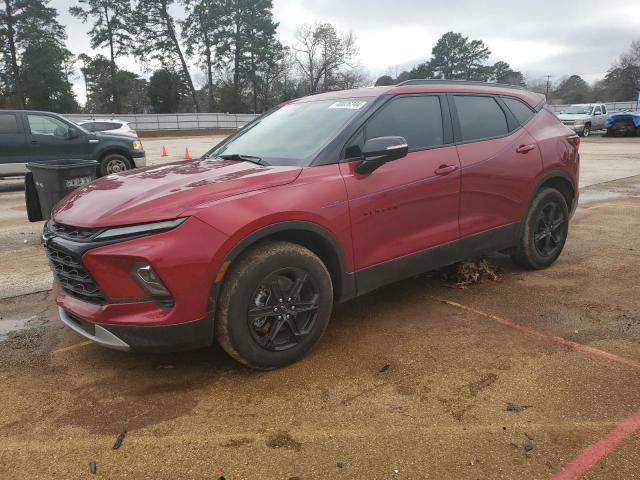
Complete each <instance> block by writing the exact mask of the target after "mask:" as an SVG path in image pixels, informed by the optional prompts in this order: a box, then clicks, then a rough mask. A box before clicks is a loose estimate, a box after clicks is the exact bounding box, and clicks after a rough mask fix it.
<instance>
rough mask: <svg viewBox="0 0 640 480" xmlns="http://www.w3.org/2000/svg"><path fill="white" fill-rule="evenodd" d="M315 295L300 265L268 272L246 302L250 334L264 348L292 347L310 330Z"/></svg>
mask: <svg viewBox="0 0 640 480" xmlns="http://www.w3.org/2000/svg"><path fill="white" fill-rule="evenodd" d="M318 298H319V294H318V287H317V285H316V284H315V282H314V281H313V278H312V277H311V276H310V275H309V273H308V272H306V271H305V270H303V269H301V268H295V267H289V268H282V269H280V270H278V271H276V272H273V273H272V274H270V275H268V276H267V277H265V278H264V279H263V280H262V281H261V282H260V286H259V287H258V288H257V289H256V291H255V293H254V295H253V296H252V298H251V300H250V302H249V308H248V311H247V322H248V325H249V331H250V332H251V336H252V338H253V339H254V340H255V342H256V343H257V344H258V345H260V346H261V347H262V348H264V349H266V350H271V351H283V350H288V349H290V348H293V347H295V346H296V345H298V344H299V343H300V342H301V341H303V340H304V339H305V338H306V337H307V336H308V335H309V333H310V332H311V331H312V330H313V326H314V323H315V321H316V317H317V314H318Z"/></svg>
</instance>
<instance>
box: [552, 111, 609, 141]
mask: <svg viewBox="0 0 640 480" xmlns="http://www.w3.org/2000/svg"><path fill="white" fill-rule="evenodd" d="M607 116H608V114H607V106H606V105H605V104H604V103H579V104H576V105H569V106H568V107H566V108H564V109H562V110H560V113H559V114H558V118H559V119H560V121H561V122H562V123H563V124H565V125H566V126H567V127H569V128H570V129H571V130H573V131H574V132H576V133H577V134H578V135H580V136H581V137H588V136H589V135H590V134H591V132H593V131H595V130H602V129H604V128H605V126H604V125H605V122H606V121H607Z"/></svg>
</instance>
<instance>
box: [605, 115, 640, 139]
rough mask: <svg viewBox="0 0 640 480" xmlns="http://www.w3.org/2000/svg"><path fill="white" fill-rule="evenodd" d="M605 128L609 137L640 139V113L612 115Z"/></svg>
mask: <svg viewBox="0 0 640 480" xmlns="http://www.w3.org/2000/svg"><path fill="white" fill-rule="evenodd" d="M604 126H605V128H606V129H607V136H612V137H626V136H633V135H635V136H638V137H640V112H619V113H612V114H611V115H609V118H608V119H607V123H605V125H604Z"/></svg>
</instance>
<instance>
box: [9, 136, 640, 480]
mask: <svg viewBox="0 0 640 480" xmlns="http://www.w3.org/2000/svg"><path fill="white" fill-rule="evenodd" d="M598 141H599V140H596V141H595V142H593V141H591V140H590V141H589V142H585V145H584V147H586V146H587V145H591V142H593V143H594V144H595V143H596V142H598ZM606 148H611V147H606ZM616 148H619V147H616ZM634 149H635V150H634ZM585 150H586V149H585ZM639 150H640V143H635V144H634V143H631V142H629V147H626V149H625V150H624V152H627V153H624V152H623V153H622V154H621V156H620V159H619V160H618V161H617V160H616V159H615V158H614V156H613V154H611V155H603V156H602V157H598V156H597V155H594V156H593V159H592V160H591V162H592V163H593V164H594V165H595V162H602V163H603V165H602V169H601V170H602V171H603V172H605V171H610V170H611V168H612V166H614V167H615V166H617V165H618V164H621V165H625V164H626V163H625V162H627V161H633V159H634V158H635V161H636V162H640V156H639V155H637V152H638V151H639ZM628 152H635V154H632V153H628ZM583 155H584V156H586V155H585V154H583ZM634 155H636V156H635V157H634ZM625 157H629V158H625ZM583 158H584V157H583ZM637 164H638V165H640V163H637ZM625 168H626V167H625ZM596 171H598V169H597V166H594V172H596ZM625 171H626V170H625ZM621 176H622V175H621ZM583 177H584V175H583ZM594 183H595V182H594ZM19 195H21V192H16V193H0V204H4V205H7V204H12V205H13V206H14V207H15V208H14V209H13V210H12V209H11V208H9V209H5V208H4V207H3V208H2V210H1V211H2V212H9V216H10V217H11V215H13V213H12V212H16V215H17V214H18V212H19V210H20V209H19V206H18V203H19V202H18V201H17V200H16V198H17V197H16V196H19ZM6 197H9V198H10V199H12V200H6ZM11 202H13V203H11ZM11 218H14V217H11ZM0 222H7V223H4V224H3V227H2V229H3V231H5V232H6V231H7V230H9V231H11V232H13V233H12V234H11V235H13V237H11V236H9V237H7V236H5V234H4V233H3V234H2V235H3V236H2V242H3V244H2V246H0V255H3V256H1V257H0V264H1V265H2V267H1V268H2V277H0V278H1V280H0V281H1V282H3V283H0V286H1V288H3V291H4V288H5V285H7V283H4V282H6V280H5V279H6V277H7V275H8V272H7V270H8V269H13V270H14V271H15V272H20V271H21V270H24V269H28V268H35V267H34V266H35V265H40V266H42V265H44V262H43V256H42V253H41V252H40V251H38V250H37V247H36V245H37V239H36V236H35V233H33V232H35V231H36V228H32V227H31V226H28V225H27V224H26V223H24V222H19V221H18V220H17V219H16V218H14V220H7V216H6V215H5V214H4V213H3V214H2V216H1V217H0ZM21 232H22V233H21ZM639 233H640V176H636V177H631V178H627V179H624V180H618V181H614V182H610V183H606V184H600V185H596V186H591V187H588V188H586V189H584V190H582V203H581V206H580V208H579V210H578V212H577V213H576V215H575V217H574V219H573V221H572V226H571V230H570V236H569V240H568V242H567V246H566V248H565V251H564V253H563V255H562V256H561V257H560V259H559V261H558V262H557V263H556V264H555V265H554V266H553V267H551V268H549V269H547V270H544V271H538V272H525V271H522V270H519V269H517V268H515V267H514V266H513V265H512V264H511V263H510V262H509V260H508V258H507V257H505V256H502V255H495V256H493V257H492V260H493V262H494V263H495V264H497V265H498V266H500V268H501V269H502V279H501V281H498V282H493V281H484V282H482V283H480V284H476V285H472V286H469V287H467V288H465V289H457V288H453V285H452V284H450V283H447V282H443V281H441V280H440V279H439V277H438V276H437V275H434V274H432V275H426V276H422V277H419V278H416V279H412V280H407V281H404V282H400V283H397V284H395V285H393V286H391V287H388V288H385V289H382V290H379V291H377V292H374V293H373V294H370V295H368V296H366V297H363V298H360V299H357V300H355V301H352V302H349V303H347V304H344V305H340V306H338V307H337V308H336V309H335V311H334V314H333V317H332V321H331V324H330V326H329V328H328V330H327V333H326V335H325V337H324V338H323V340H322V342H321V343H320V345H319V346H318V348H317V349H316V350H314V351H313V352H312V354H311V355H310V356H308V357H307V358H305V359H304V360H303V361H301V362H300V363H298V364H296V365H293V366H290V367H288V368H285V369H282V370H278V371H274V372H267V373H256V372H252V371H249V370H247V369H245V368H243V367H240V366H238V365H237V364H236V363H234V362H233V361H231V360H230V359H228V358H227V357H226V356H225V355H224V354H223V353H222V352H221V351H219V349H213V350H203V351H197V352H192V353H184V354H171V355H140V354H127V353H121V352H116V351H110V350H105V349H102V348H100V347H98V346H95V345H93V344H90V343H87V342H85V341H83V339H82V338H80V337H79V336H78V335H76V334H75V333H73V332H71V331H69V330H67V329H64V328H63V327H62V325H61V323H60V322H59V320H57V318H56V311H55V308H54V306H53V304H52V300H51V298H50V294H49V292H48V291H44V292H40V293H33V294H29V295H22V296H18V297H12V298H6V299H4V300H0V317H2V318H1V319H0V327H1V328H0V340H1V339H2V337H1V335H2V334H3V330H4V333H5V334H6V332H7V331H8V330H11V329H13V328H16V326H19V325H22V324H24V323H25V322H26V327H27V328H26V329H23V330H21V331H19V332H17V333H10V334H8V339H6V340H5V341H4V342H0V365H1V366H2V367H3V368H2V369H0V405H2V407H3V408H2V409H0V478H3V479H4V478H20V479H24V478H85V477H91V475H90V473H89V462H92V461H95V462H96V466H97V475H99V476H101V477H103V478H136V479H137V478H149V479H176V478H198V479H199V478H213V479H218V478H219V477H220V476H222V475H224V478H225V479H227V480H233V479H288V478H291V477H299V478H301V479H312V478H314V479H326V478H336V479H338V478H345V479H347V478H353V479H356V478H367V479H379V478H380V479H382V478H410V479H418V478H419V479H422V478H433V479H467V478H468V479H484V478H491V479H514V478H527V479H546V478H555V479H558V480H560V479H569V478H577V473H581V472H586V473H585V474H584V476H583V477H582V478H587V479H633V478H640V473H639V472H640V455H638V452H640V430H638V427H639V426H640V314H639V313H638V301H637V299H638V296H639V295H640V280H639V279H638V275H639V274H638V272H639V271H640V236H639V235H638V234H639ZM22 234H23V235H22ZM23 237H24V238H23ZM24 239H26V240H27V244H26V245H25V244H24V242H23V240H24ZM21 240H22V241H21ZM5 243H6V245H5ZM23 245H24V247H23ZM21 248H24V249H25V252H24V253H20V251H21V250H20V249H21ZM20 255H22V256H20ZM13 274H14V273H11V275H13ZM30 276H31V275H30V274H26V275H23V276H22V277H9V278H10V279H11V283H13V284H21V283H24V281H25V279H26V278H29V277H30ZM13 286H15V285H12V287H13ZM36 287H37V285H34V286H33V287H32V290H31V291H33V290H34V289H36ZM24 290H25V291H26V288H25V289H24ZM625 419H627V420H626V423H623V424H622V426H618V427H617V425H619V424H620V422H622V421H624V420H625ZM124 430H126V431H127V435H126V437H125V439H124V442H123V444H122V446H121V447H120V448H119V449H118V450H114V449H112V445H113V443H114V441H115V439H116V437H117V436H118V434H119V433H120V432H122V431H124ZM609 432H612V433H610V435H609V437H605V441H604V442H603V441H601V439H602V438H603V436H605V435H607V434H608V433H609ZM634 432H635V433H634ZM589 445H593V446H592V447H590V448H589V449H587V450H586V451H585V450H584V449H585V448H587V447H588V446H589ZM609 447H611V448H609ZM609 450H612V451H611V452H609ZM581 452H583V453H582V454H581ZM606 453H608V455H604V454H606ZM577 455H578V457H577V458H576V456H577ZM603 456H604V458H602V459H600V457H603ZM599 459H600V460H599ZM597 460H599V461H597ZM567 466H568V467H567ZM573 474H575V475H573ZM572 475H573V476H572Z"/></svg>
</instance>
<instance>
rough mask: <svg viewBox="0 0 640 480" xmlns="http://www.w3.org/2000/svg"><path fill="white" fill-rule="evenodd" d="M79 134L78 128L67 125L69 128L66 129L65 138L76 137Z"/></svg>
mask: <svg viewBox="0 0 640 480" xmlns="http://www.w3.org/2000/svg"><path fill="white" fill-rule="evenodd" d="M79 136H80V135H79V134H78V130H77V129H75V128H73V127H69V130H67V139H68V140H72V139H74V138H78V137H79Z"/></svg>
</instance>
